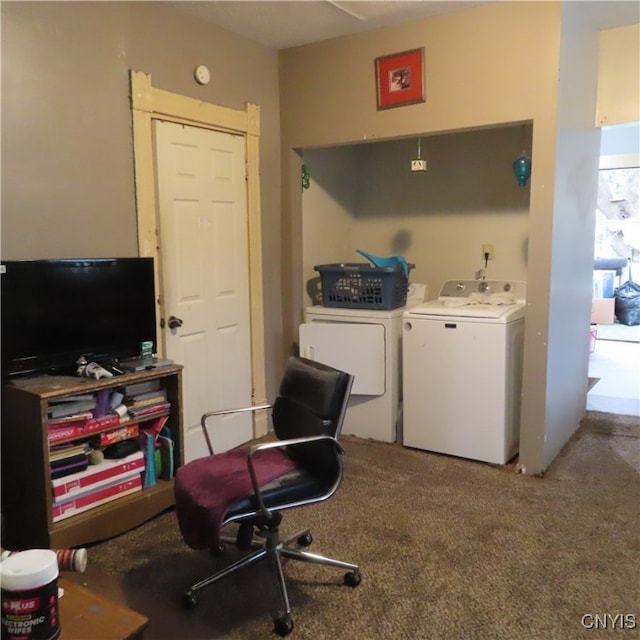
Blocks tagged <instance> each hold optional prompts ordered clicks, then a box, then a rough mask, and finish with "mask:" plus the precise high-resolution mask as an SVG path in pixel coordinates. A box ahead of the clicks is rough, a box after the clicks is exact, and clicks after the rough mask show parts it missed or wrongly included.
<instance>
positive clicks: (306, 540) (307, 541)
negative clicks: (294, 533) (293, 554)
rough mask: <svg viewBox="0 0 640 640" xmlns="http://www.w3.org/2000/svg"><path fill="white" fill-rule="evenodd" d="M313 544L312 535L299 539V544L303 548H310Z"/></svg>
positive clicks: (307, 534) (306, 534) (305, 535)
mask: <svg viewBox="0 0 640 640" xmlns="http://www.w3.org/2000/svg"><path fill="white" fill-rule="evenodd" d="M312 542H313V536H312V535H311V534H310V533H305V534H304V535H303V536H300V537H299V538H298V544H299V545H300V546H301V547H308V546H309V545H311V543H312Z"/></svg>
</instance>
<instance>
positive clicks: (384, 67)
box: [375, 47, 425, 110]
mask: <svg viewBox="0 0 640 640" xmlns="http://www.w3.org/2000/svg"><path fill="white" fill-rule="evenodd" d="M375 70H376V95H377V99H378V110H381V109H391V108H393V107H402V106H404V105H408V104H416V103H418V102H424V101H425V82H424V47H422V48H420V49H410V50H409V51H401V52H400V53H392V54H389V55H386V56H380V57H378V58H376V59H375Z"/></svg>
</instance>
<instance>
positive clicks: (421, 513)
mask: <svg viewBox="0 0 640 640" xmlns="http://www.w3.org/2000/svg"><path fill="white" fill-rule="evenodd" d="M639 435H640V423H639V419H638V418H636V417H629V416H627V417H624V416H614V415H612V414H603V413H593V412H591V413H589V414H588V416H587V418H586V419H585V420H584V421H583V424H582V426H581V428H580V429H579V430H578V432H577V433H576V435H575V436H574V438H573V439H572V440H571V441H570V443H568V445H567V446H566V447H565V449H564V450H563V452H562V453H561V454H560V456H559V457H558V458H557V459H556V461H555V462H554V464H553V465H552V467H551V469H550V470H549V471H548V472H547V474H546V476H545V477H544V478H535V477H526V476H521V475H517V474H515V473H514V472H513V469H512V468H505V467H493V466H490V465H486V464H481V463H476V462H469V461H465V460H460V459H455V458H450V457H446V456H440V455H436V454H430V453H427V452H423V451H415V450H409V449H405V448H403V447H402V446H400V445H390V444H382V443H377V442H373V441H366V440H361V439H357V438H354V437H345V438H343V443H344V445H345V449H346V477H345V481H344V482H343V485H342V487H341V488H340V490H339V492H338V494H337V495H336V496H335V497H334V498H333V499H332V500H330V501H328V502H325V503H324V504H322V505H319V506H316V507H309V508H307V509H298V510H296V511H295V512H289V513H287V514H285V520H284V524H285V527H284V528H285V529H286V530H288V531H295V530H297V529H299V528H301V527H303V526H305V525H310V526H311V527H312V531H313V534H314V538H315V541H314V544H313V546H312V547H311V550H317V551H318V552H319V553H327V554H329V555H334V556H335V557H339V558H342V559H344V560H349V561H353V562H357V563H359V564H360V566H361V570H362V575H363V581H362V584H361V585H360V586H359V587H357V588H355V589H351V588H349V587H345V586H343V585H342V572H341V571H339V570H335V569H331V568H326V567H316V566H311V565H302V564H300V563H293V562H290V563H288V564H287V566H286V567H285V573H286V574H287V577H288V584H289V589H290V591H289V595H290V598H291V604H292V607H293V618H294V621H295V629H294V631H293V633H292V635H291V636H290V637H291V638H296V639H298V640H302V639H314V640H317V639H325V638H326V639H331V640H333V639H336V638H348V639H354V640H369V639H370V640H375V639H385V640H387V639H388V640H405V639H406V640H416V639H417V640H438V639H443V640H444V639H460V640H473V639H478V640H489V639H490V640H502V639H504V640H518V639H523V640H525V639H526V640H539V639H540V640H541V639H543V638H544V639H545V640H553V639H557V640H572V639H574V638H576V639H580V638H586V639H594V638H611V637H613V635H615V637H620V638H637V637H638V630H637V629H636V630H635V631H624V632H620V631H618V632H617V633H614V634H612V632H611V629H610V628H609V629H606V630H597V629H587V628H585V627H584V626H583V625H582V624H581V620H582V619H583V616H585V615H587V614H592V615H593V614H601V615H604V614H606V613H609V614H612V615H615V614H618V613H624V614H633V615H635V619H636V621H637V622H638V624H640V610H639V608H638V603H639V601H640V598H639V596H640V589H639V581H638V578H639V576H640V571H639V553H638V552H639V551H640V499H639V496H640V491H639V489H640V447H639V443H640V440H639ZM236 557H238V552H237V550H235V549H233V548H231V549H230V550H229V551H228V553H227V554H226V556H224V557H222V558H213V557H211V556H210V555H209V554H208V553H206V552H194V551H191V550H189V549H188V548H187V547H186V546H185V545H184V544H183V543H182V541H181V539H180V535H179V532H178V529H177V526H176V520H175V515H174V513H173V512H172V511H170V512H167V513H165V514H163V515H161V516H159V517H158V518H155V519H154V520H152V521H151V522H149V523H147V524H145V525H143V526H142V527H140V528H138V529H136V530H134V531H132V532H130V533H128V534H126V535H124V536H120V537H119V538H115V539H112V540H109V541H107V542H104V543H101V544H98V545H95V546H93V547H92V548H90V549H89V567H88V571H87V573H86V574H84V575H78V574H76V575H75V576H74V579H76V580H78V581H80V582H82V583H84V584H86V585H87V586H88V587H90V588H92V589H95V590H97V591H101V592H103V593H105V594H106V595H110V596H111V597H114V598H118V599H120V600H122V601H123V602H125V603H127V604H128V605H129V606H130V607H132V608H134V609H136V610H138V611H140V612H141V613H143V614H145V615H147V616H148V617H149V618H150V625H149V628H148V631H147V633H146V635H145V638H146V639H148V640H165V639H166V640H177V639H180V640H205V639H209V638H229V639H237V640H256V639H259V638H270V637H274V636H273V635H272V631H271V628H272V625H271V621H270V618H269V612H270V610H271V607H272V606H273V605H274V604H277V595H276V589H275V583H274V582H273V580H272V576H271V575H270V574H269V572H268V570H267V569H266V567H264V566H260V565H259V566H257V567H255V568H253V569H249V570H247V571H246V572H245V573H244V574H241V575H236V576H234V577H231V578H228V579H227V580H226V581H224V582H222V583H219V584H217V585H214V586H212V587H210V588H209V589H208V590H206V591H203V592H201V597H200V605H199V606H198V607H197V608H196V609H194V610H192V611H185V610H183V609H182V606H181V597H182V594H183V592H184V590H185V589H186V588H187V587H188V586H189V584H190V583H191V582H193V581H197V580H199V579H201V578H203V577H204V576H205V575H207V574H208V573H210V572H212V571H214V570H215V569H217V568H219V567H221V566H223V565H224V564H225V563H227V562H229V561H230V560H231V559H235V558H236ZM69 577H70V576H69ZM62 627H63V630H64V620H62ZM87 640H90V639H87Z"/></svg>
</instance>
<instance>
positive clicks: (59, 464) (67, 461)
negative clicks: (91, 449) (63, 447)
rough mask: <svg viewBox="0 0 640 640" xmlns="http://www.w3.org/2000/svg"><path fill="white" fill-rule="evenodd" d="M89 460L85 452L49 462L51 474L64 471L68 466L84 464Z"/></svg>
mask: <svg viewBox="0 0 640 640" xmlns="http://www.w3.org/2000/svg"><path fill="white" fill-rule="evenodd" d="M85 460H87V454H86V453H85V452H84V451H81V452H80V453H75V454H73V455H71V456H68V457H66V458H59V459H57V460H49V466H50V468H51V473H54V472H55V471H57V470H58V469H63V468H64V467H67V466H68V465H71V464H73V463H74V462H84V461H85Z"/></svg>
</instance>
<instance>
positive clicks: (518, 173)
mask: <svg viewBox="0 0 640 640" xmlns="http://www.w3.org/2000/svg"><path fill="white" fill-rule="evenodd" d="M512 166H513V175H514V176H515V177H516V179H517V180H518V184H519V185H520V186H521V187H524V186H525V185H526V184H527V180H528V179H529V177H530V176H531V158H530V157H529V154H528V153H527V152H526V151H524V150H523V151H522V153H521V154H520V155H519V156H518V157H517V158H516V159H515V160H514V161H513V165H512Z"/></svg>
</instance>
